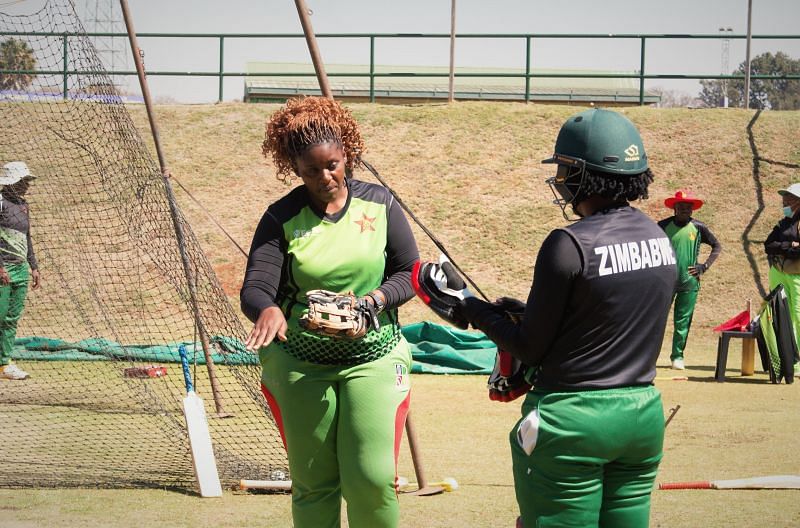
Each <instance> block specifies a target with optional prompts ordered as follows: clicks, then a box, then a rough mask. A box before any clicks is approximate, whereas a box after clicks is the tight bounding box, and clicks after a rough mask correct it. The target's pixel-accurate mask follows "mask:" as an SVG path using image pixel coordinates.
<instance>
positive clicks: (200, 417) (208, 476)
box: [183, 391, 222, 497]
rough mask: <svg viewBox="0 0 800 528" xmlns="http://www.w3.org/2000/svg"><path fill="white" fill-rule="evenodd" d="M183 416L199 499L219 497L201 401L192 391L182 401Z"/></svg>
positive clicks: (209, 435) (217, 480)
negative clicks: (198, 489)
mask: <svg viewBox="0 0 800 528" xmlns="http://www.w3.org/2000/svg"><path fill="white" fill-rule="evenodd" d="M183 415H184V417H185V418H186V430H187V432H188V434H189V446H190V448H191V450H192V463H193V464H194V473H195V477H197V484H198V486H199V487H200V496H201V497H221V496H222V486H221V485H220V482H219V474H218V473H217V462H216V459H215V458H214V448H213V447H212V445H211V433H210V432H209V430H208V420H207V418H206V410H205V407H204V405H203V400H202V399H201V398H200V397H199V396H198V395H197V393H196V392H194V391H189V392H188V393H187V394H186V397H185V398H184V399H183Z"/></svg>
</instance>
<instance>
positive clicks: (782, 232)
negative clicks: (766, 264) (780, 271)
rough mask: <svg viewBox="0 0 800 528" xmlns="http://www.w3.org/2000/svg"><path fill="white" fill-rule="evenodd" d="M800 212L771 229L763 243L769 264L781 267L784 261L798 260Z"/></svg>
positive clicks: (799, 250) (782, 220) (799, 255)
mask: <svg viewBox="0 0 800 528" xmlns="http://www.w3.org/2000/svg"><path fill="white" fill-rule="evenodd" d="M799 224H800V211H798V212H797V213H795V214H794V216H792V217H791V218H783V219H781V221H780V222H778V224H777V225H776V226H775V227H773V228H772V232H771V233H770V234H769V236H768V237H767V239H766V240H765V241H764V251H765V252H766V254H767V257H768V259H769V261H770V264H772V265H774V266H775V265H777V266H782V265H783V263H784V261H785V260H787V259H788V260H796V259H800V245H797V246H793V245H792V243H795V242H796V243H798V244H800V225H799Z"/></svg>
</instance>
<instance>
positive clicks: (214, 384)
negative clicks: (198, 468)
mask: <svg viewBox="0 0 800 528" xmlns="http://www.w3.org/2000/svg"><path fill="white" fill-rule="evenodd" d="M120 6H121V7H122V16H123V18H124V19H125V28H126V30H127V32H128V40H129V41H130V45H131V52H132V54H133V61H134V63H135V64H136V74H137V76H138V77H139V86H140V87H141V89H142V97H143V98H144V105H145V109H146V110H147V120H148V121H149V122H150V131H151V133H152V135H153V142H154V143H155V147H156V154H157V156H158V165H159V167H160V168H161V176H162V179H163V181H164V188H165V189H166V192H167V202H169V212H170V216H171V217H172V225H173V227H174V228H175V236H176V237H177V243H178V251H179V253H180V256H181V263H182V264H183V271H184V274H185V275H186V282H187V286H188V288H189V301H190V305H191V308H192V315H193V316H194V322H195V324H196V325H197V332H198V335H199V337H200V344H201V346H202V347H203V355H204V356H205V359H206V368H207V369H208V379H209V382H210V384H211V392H212V394H213V397H214V406H215V407H216V411H217V415H219V416H227V415H228V413H226V412H225V409H224V403H223V400H222V391H221V389H220V386H219V380H218V379H217V373H216V368H215V366H214V360H213V358H212V357H211V346H210V344H209V340H208V334H207V332H206V329H205V325H204V324H203V321H202V319H201V318H200V308H199V306H198V303H197V289H196V288H195V284H194V280H193V279H192V277H193V273H192V267H191V265H190V263H189V256H188V255H187V254H186V237H185V235H184V232H183V226H182V225H181V221H180V218H179V216H178V205H177V202H176V201H175V193H174V192H173V191H172V184H171V183H170V171H169V167H168V166H167V161H166V158H165V157H164V150H163V149H162V148H161V138H160V136H159V133H158V124H157V123H156V117H155V113H154V112H153V105H152V101H151V97H150V87H149V86H148V84H147V77H146V76H145V73H144V64H143V62H142V55H141V50H140V48H139V42H138V39H137V38H136V32H135V30H134V29H133V19H132V17H131V15H130V10H129V9H128V1H127V0H120Z"/></svg>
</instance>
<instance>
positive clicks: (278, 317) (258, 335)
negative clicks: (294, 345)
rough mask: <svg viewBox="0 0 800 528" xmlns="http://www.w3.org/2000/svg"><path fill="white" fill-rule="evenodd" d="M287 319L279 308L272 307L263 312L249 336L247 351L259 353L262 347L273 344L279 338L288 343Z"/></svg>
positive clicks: (246, 344) (246, 345)
mask: <svg viewBox="0 0 800 528" xmlns="http://www.w3.org/2000/svg"><path fill="white" fill-rule="evenodd" d="M286 328H287V325H286V318H285V317H284V316H283V312H281V309H280V308H278V307H277V306H270V307H269V308H264V309H263V310H262V311H261V315H259V316H258V320H257V321H256V324H254V325H253V329H252V330H251V331H250V335H249V336H247V341H246V342H245V347H246V348H247V350H253V351H257V350H258V349H259V348H261V347H262V346H267V345H269V344H270V343H272V340H273V339H275V337H276V336H277V338H278V339H280V340H281V341H286Z"/></svg>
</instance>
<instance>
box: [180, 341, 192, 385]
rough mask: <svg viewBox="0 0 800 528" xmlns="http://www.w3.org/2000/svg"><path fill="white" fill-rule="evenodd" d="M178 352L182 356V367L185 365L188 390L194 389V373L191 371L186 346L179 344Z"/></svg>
mask: <svg viewBox="0 0 800 528" xmlns="http://www.w3.org/2000/svg"><path fill="white" fill-rule="evenodd" d="M178 354H180V356H181V367H183V381H184V383H186V392H193V391H194V384H193V383H192V375H191V374H190V373H189V357H188V356H187V355H186V346H185V345H180V346H178Z"/></svg>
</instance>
